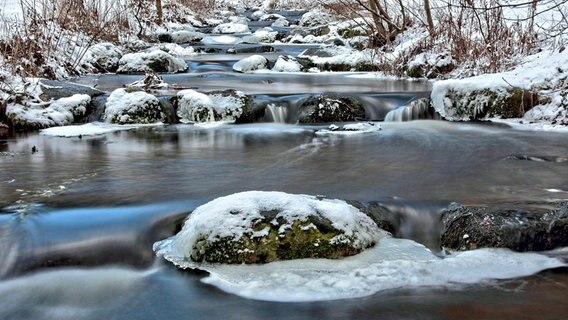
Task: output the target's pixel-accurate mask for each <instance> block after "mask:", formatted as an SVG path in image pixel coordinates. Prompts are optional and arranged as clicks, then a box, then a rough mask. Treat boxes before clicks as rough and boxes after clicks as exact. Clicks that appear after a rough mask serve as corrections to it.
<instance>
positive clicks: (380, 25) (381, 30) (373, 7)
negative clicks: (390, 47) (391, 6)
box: [369, 0, 388, 40]
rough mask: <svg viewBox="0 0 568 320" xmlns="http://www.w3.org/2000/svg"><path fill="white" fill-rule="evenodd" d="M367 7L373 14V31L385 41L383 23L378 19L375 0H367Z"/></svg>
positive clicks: (385, 35) (385, 34)
mask: <svg viewBox="0 0 568 320" xmlns="http://www.w3.org/2000/svg"><path fill="white" fill-rule="evenodd" d="M369 7H370V8H371V10H372V11H373V12H371V13H372V14H373V21H374V22H375V30H376V31H377V33H378V34H379V36H380V37H381V38H383V39H385V40H386V39H387V38H388V37H387V33H386V31H385V27H384V26H383V21H382V20H381V18H380V17H379V11H378V10H377V0H369Z"/></svg>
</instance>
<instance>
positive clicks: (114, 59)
mask: <svg viewBox="0 0 568 320" xmlns="http://www.w3.org/2000/svg"><path fill="white" fill-rule="evenodd" d="M122 55H123V52H122V50H121V49H120V48H119V47H117V46H115V45H114V44H112V43H108V42H105V43H98V44H95V45H93V46H91V47H89V49H87V51H86V52H85V55H84V56H83V58H82V59H81V64H82V66H83V67H84V68H86V69H88V70H89V71H90V72H103V73H104V72H115V71H116V69H118V62H119V60H120V58H121V57H122Z"/></svg>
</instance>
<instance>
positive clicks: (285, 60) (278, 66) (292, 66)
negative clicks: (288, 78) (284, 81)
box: [272, 56, 303, 72]
mask: <svg viewBox="0 0 568 320" xmlns="http://www.w3.org/2000/svg"><path fill="white" fill-rule="evenodd" d="M302 69H303V66H302V64H300V63H299V62H298V60H296V58H294V57H293V56H279V57H278V59H277V60H276V63H275V64H274V67H272V71H278V72H300V71H302Z"/></svg>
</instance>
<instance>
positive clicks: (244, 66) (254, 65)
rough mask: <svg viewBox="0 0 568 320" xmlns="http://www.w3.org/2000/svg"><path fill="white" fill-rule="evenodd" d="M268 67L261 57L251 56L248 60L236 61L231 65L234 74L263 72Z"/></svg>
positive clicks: (266, 60) (266, 61) (265, 60)
mask: <svg viewBox="0 0 568 320" xmlns="http://www.w3.org/2000/svg"><path fill="white" fill-rule="evenodd" d="M267 67H268V59H266V58H265V57H263V56H261V55H253V56H250V57H248V58H244V59H242V60H239V61H237V63H235V64H234V65H233V70H234V71H236V72H243V73H246V72H252V71H256V70H264V69H267Z"/></svg>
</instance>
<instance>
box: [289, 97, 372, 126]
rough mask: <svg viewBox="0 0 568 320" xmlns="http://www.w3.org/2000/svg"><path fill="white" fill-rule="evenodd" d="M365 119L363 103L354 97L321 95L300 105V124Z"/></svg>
mask: <svg viewBox="0 0 568 320" xmlns="http://www.w3.org/2000/svg"><path fill="white" fill-rule="evenodd" d="M364 117H365V109H364V108H363V105H362V104H361V102H359V101H358V100H357V99H355V98H353V97H334V96H327V95H319V96H315V97H310V98H308V99H307V100H306V101H304V102H303V103H302V104H301V105H300V115H299V119H298V121H299V122H300V123H329V122H346V121H355V120H359V119H362V118H364Z"/></svg>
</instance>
